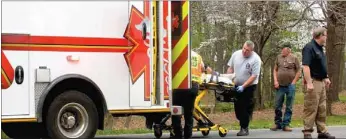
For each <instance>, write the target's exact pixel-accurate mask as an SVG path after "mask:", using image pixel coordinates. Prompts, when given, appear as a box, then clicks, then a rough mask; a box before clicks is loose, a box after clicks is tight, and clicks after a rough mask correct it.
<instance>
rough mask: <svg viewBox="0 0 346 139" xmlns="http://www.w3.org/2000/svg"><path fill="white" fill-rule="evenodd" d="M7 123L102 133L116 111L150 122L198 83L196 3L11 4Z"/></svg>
mask: <svg viewBox="0 0 346 139" xmlns="http://www.w3.org/2000/svg"><path fill="white" fill-rule="evenodd" d="M1 12H2V13H1V14H2V31H1V100H2V101H1V107H2V111H1V128H2V131H3V132H4V133H6V135H7V136H9V137H11V138H17V137H51V138H92V137H94V136H95V134H96V131H97V130H103V129H104V119H105V116H106V115H107V114H111V115H113V116H115V117H116V116H129V115H141V116H145V118H146V119H147V121H146V125H147V127H148V128H150V127H151V126H152V124H153V123H154V122H155V121H159V120H161V119H162V117H164V116H165V115H166V114H181V113H182V112H181V111H182V108H181V107H179V106H172V105H171V102H172V97H171V95H170V92H172V90H173V89H188V88H190V70H189V67H190V58H189V57H190V34H189V22H190V21H189V2H188V1H174V2H173V1H3V2H2V11H1Z"/></svg>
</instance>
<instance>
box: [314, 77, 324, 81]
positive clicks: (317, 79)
mask: <svg viewBox="0 0 346 139" xmlns="http://www.w3.org/2000/svg"><path fill="white" fill-rule="evenodd" d="M312 80H315V81H323V79H320V78H312Z"/></svg>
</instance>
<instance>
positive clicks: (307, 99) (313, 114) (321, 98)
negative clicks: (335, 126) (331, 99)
mask: <svg viewBox="0 0 346 139" xmlns="http://www.w3.org/2000/svg"><path fill="white" fill-rule="evenodd" d="M312 82H313V85H314V89H313V90H312V91H307V87H306V85H305V90H304V111H303V113H304V116H303V118H304V130H303V132H304V133H311V132H313V131H314V130H313V126H314V123H316V126H317V132H318V133H325V132H326V131H327V129H326V124H325V123H326V116H327V112H326V110H327V109H326V99H327V98H326V87H325V84H324V82H323V81H319V80H314V79H313V81H312Z"/></svg>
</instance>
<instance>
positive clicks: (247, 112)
mask: <svg viewBox="0 0 346 139" xmlns="http://www.w3.org/2000/svg"><path fill="white" fill-rule="evenodd" d="M256 86H257V85H251V86H248V87H247V88H245V89H244V91H243V92H241V93H237V95H236V98H237V101H235V103H234V109H235V114H236V117H237V119H238V120H239V122H240V127H241V128H243V129H245V128H248V127H249V123H250V119H251V117H252V112H253V109H254V106H255V103H254V102H255V101H254V92H255V90H256ZM236 87H237V86H236Z"/></svg>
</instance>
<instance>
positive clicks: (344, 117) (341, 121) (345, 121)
mask: <svg viewBox="0 0 346 139" xmlns="http://www.w3.org/2000/svg"><path fill="white" fill-rule="evenodd" d="M303 98H304V94H303V93H297V94H296V98H295V104H294V112H293V118H292V122H291V127H302V126H303V125H302V124H303V120H302V118H301V113H302V108H303V107H302V104H303V103H304V99H303ZM339 98H340V102H337V103H335V104H333V105H334V107H333V113H334V114H335V115H333V116H328V118H327V122H326V124H327V125H328V126H332V125H346V92H344V93H340V95H339ZM233 109H234V108H233V105H231V104H229V103H217V104H216V108H215V111H216V112H215V113H213V114H209V117H210V118H211V119H212V121H214V122H215V123H223V124H224V125H223V126H224V127H226V128H228V129H229V130H238V129H239V124H238V121H237V120H236V118H235V115H234V111H233ZM273 116H274V112H273V110H272V109H265V110H261V111H255V112H254V120H253V121H251V123H250V128H251V129H263V128H270V127H271V126H272V125H273V118H274V117H273ZM117 121H118V123H117V125H116V126H113V127H117V128H116V129H113V130H110V129H106V130H103V131H102V130H99V131H98V132H97V135H117V134H141V133H152V132H153V131H151V130H148V129H145V128H144V124H143V123H144V119H143V118H142V117H133V118H132V120H131V123H130V126H129V127H124V126H123V123H124V121H126V118H122V119H118V120H117ZM135 123H140V124H139V125H138V124H135ZM1 137H2V138H7V136H6V135H5V134H4V133H3V132H2V133H1Z"/></svg>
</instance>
